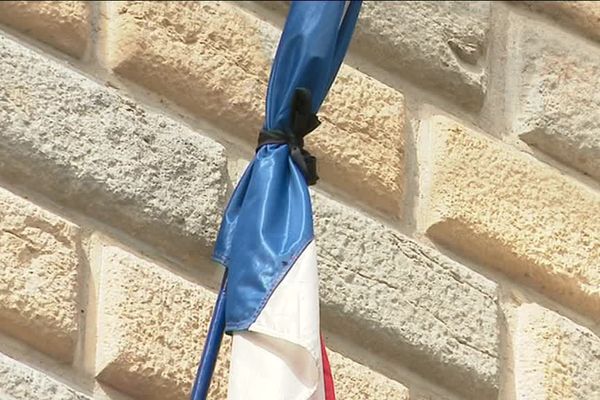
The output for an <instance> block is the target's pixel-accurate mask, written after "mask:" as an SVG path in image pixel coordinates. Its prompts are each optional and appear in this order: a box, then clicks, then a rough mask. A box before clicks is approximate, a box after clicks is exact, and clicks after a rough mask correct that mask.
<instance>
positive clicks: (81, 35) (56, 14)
mask: <svg viewBox="0 0 600 400" xmlns="http://www.w3.org/2000/svg"><path fill="white" fill-rule="evenodd" d="M0 24H5V25H7V26H10V27H12V28H14V29H16V30H18V31H21V32H23V33H24V34H26V35H29V36H32V37H34V38H35V39H38V40H40V41H42V42H44V43H47V44H49V45H51V46H53V47H56V48H57V49H59V50H61V51H63V52H65V53H67V54H69V55H72V56H74V57H81V56H82V55H83V54H84V52H85V49H86V47H87V44H88V38H89V35H90V21H89V4H86V3H85V2H83V1H2V2H0Z"/></svg>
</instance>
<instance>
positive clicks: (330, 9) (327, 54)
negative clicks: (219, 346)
mask: <svg viewBox="0 0 600 400" xmlns="http://www.w3.org/2000/svg"><path fill="white" fill-rule="evenodd" d="M359 10H360V2H358V1H356V2H355V1H352V2H344V1H317V2H312V1H311V2H301V1H299V2H292V4H291V7H290V10H289V14H288V17H287V20H286V24H285V27H284V30H283V33H282V36H281V39H280V42H279V46H278V48H277V53H276V55H275V59H274V61H273V66H272V69H271V75H270V79H269V86H268V90H267V99H266V117H265V124H264V126H263V129H262V131H261V134H260V137H259V146H258V148H257V151H256V154H255V157H254V159H253V160H252V162H251V163H250V165H249V166H248V168H247V169H246V171H245V173H244V174H243V176H242V178H241V179H240V181H239V183H238V185H237V187H236V189H235V190H234V192H233V194H232V197H231V199H230V202H229V204H228V206H227V209H226V211H225V213H224V216H223V221H222V224H221V229H220V232H219V235H218V238H217V243H216V246H215V250H214V253H213V258H214V259H215V260H216V261H218V262H219V263H221V264H222V265H224V266H225V268H226V269H227V279H228V280H227V284H226V287H225V291H224V293H225V330H226V332H227V333H229V334H232V335H233V342H232V352H231V368H230V377H229V389H228V398H229V399H230V400H241V399H244V400H255V399H261V400H284V399H285V400H332V399H333V398H334V397H333V396H334V394H333V386H332V379H331V372H330V370H329V365H328V362H327V357H326V353H325V348H324V344H323V341H322V339H321V333H320V325H319V295H318V274H317V256H316V245H315V240H314V233H313V221H312V208H311V201H310V195H309V190H308V184H309V183H310V184H312V183H314V182H315V181H316V179H317V177H316V169H315V166H314V157H312V156H311V155H310V154H309V153H308V152H307V151H306V150H304V148H303V145H304V140H303V138H304V136H305V135H306V134H308V133H310V132H311V131H312V130H313V129H315V128H316V127H317V126H318V119H317V118H316V113H317V111H318V109H319V107H320V106H321V103H322V102H323V100H324V98H325V96H326V94H327V92H328V90H329V88H330V86H331V84H332V83H333V81H334V79H335V76H336V74H337V71H338V70H339V68H340V65H341V63H342V60H343V58H344V55H345V53H346V50H347V48H348V44H349V42H350V38H351V35H352V31H353V30H354V26H355V24H356V19H357V17H358V13H359Z"/></svg>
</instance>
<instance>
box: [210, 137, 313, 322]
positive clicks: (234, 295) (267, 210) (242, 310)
mask: <svg viewBox="0 0 600 400" xmlns="http://www.w3.org/2000/svg"><path fill="white" fill-rule="evenodd" d="M312 238H313V224H312V209H311V204H310V196H309V193H308V186H306V181H305V179H304V175H302V172H301V171H300V170H299V169H298V167H297V166H296V164H295V163H294V161H292V159H291V158H290V156H289V149H288V147H287V145H266V146H263V147H261V149H260V150H259V151H258V152H257V154H256V156H255V158H254V160H253V161H252V163H251V164H250V165H249V166H248V169H247V170H246V172H245V173H244V176H243V177H242V179H241V180H240V182H239V184H238V186H237V188H236V190H235V191H234V193H233V195H232V197H231V200H230V201H229V205H228V206H227V209H226V211H225V215H224V217H223V222H222V224H221V230H220V232H219V237H218V239H217V244H216V248H215V251H214V255H213V258H214V259H215V260H217V261H218V262H220V263H222V264H223V265H225V266H226V267H227V268H228V282H227V292H226V293H227V297H226V298H227V300H226V302H225V310H226V324H225V330H226V331H227V332H231V331H234V330H245V329H247V328H248V326H250V324H252V322H254V320H255V319H256V317H257V316H258V314H259V313H260V311H261V309H262V307H264V305H265V303H266V301H267V300H268V298H269V296H270V295H271V293H272V292H273V290H274V289H275V287H276V286H277V285H278V284H279V282H280V281H281V279H283V277H284V276H285V274H286V273H287V271H288V270H289V269H290V267H291V266H292V264H293V263H294V261H295V259H296V258H297V257H298V256H299V255H300V253H301V252H302V250H304V247H306V246H307V245H308V243H309V242H310V241H311V240H312Z"/></svg>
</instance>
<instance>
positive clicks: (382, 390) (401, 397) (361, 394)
mask: <svg viewBox="0 0 600 400" xmlns="http://www.w3.org/2000/svg"><path fill="white" fill-rule="evenodd" d="M327 354H328V357H329V362H330V363H331V371H332V373H333V382H334V385H335V394H336V396H337V397H338V398H339V399H349V400H363V399H385V400H408V389H407V388H406V387H404V386H403V385H402V384H400V383H398V382H395V381H392V380H390V379H387V378H385V377H384V376H382V375H380V374H378V373H376V372H373V371H371V370H370V369H369V368H367V367H365V366H363V365H360V364H357V363H355V362H354V361H352V360H350V359H348V358H346V357H344V356H342V355H341V354H339V353H336V352H333V351H331V350H328V352H327Z"/></svg>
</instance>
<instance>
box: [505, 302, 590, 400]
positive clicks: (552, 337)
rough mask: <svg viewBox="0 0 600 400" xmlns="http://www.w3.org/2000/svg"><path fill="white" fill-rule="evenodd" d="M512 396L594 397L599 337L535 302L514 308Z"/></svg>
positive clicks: (546, 399) (542, 399)
mask: <svg viewBox="0 0 600 400" xmlns="http://www.w3.org/2000/svg"><path fill="white" fill-rule="evenodd" d="M513 343H514V357H515V361H514V362H515V366H514V374H515V387H516V399H517V400H578V399H590V400H596V399H600V379H598V377H600V338H599V337H598V336H596V335H594V334H593V333H592V332H591V331H589V330H588V329H586V328H584V327H581V326H578V325H577V324H575V323H573V322H572V321H570V320H568V319H567V318H565V317H562V316H560V315H558V314H556V313H555V312H553V311H549V310H547V309H544V308H542V307H540V306H538V305H536V304H527V305H522V306H521V307H520V308H519V309H518V311H517V327H516V332H515V334H514V340H513Z"/></svg>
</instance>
